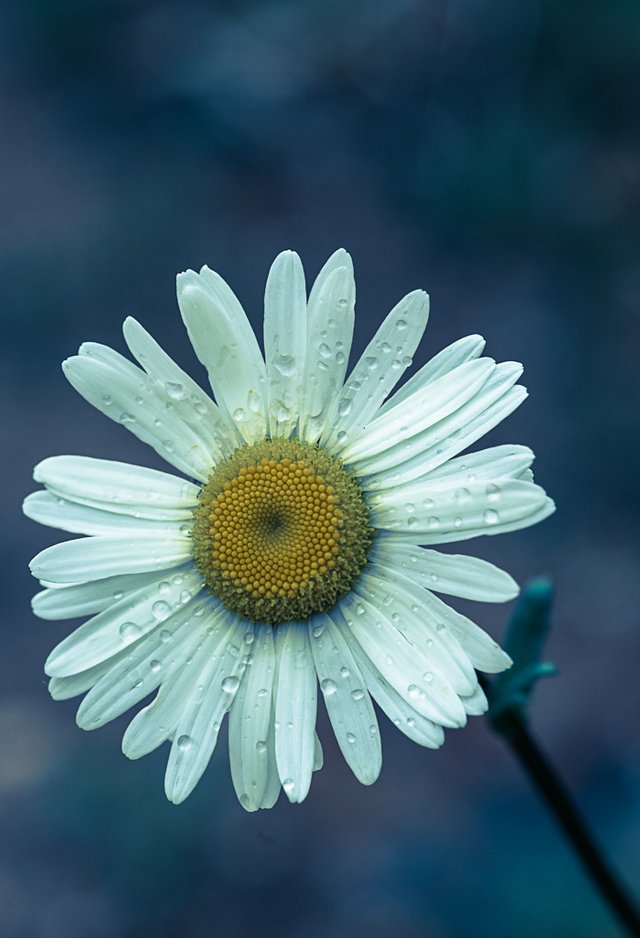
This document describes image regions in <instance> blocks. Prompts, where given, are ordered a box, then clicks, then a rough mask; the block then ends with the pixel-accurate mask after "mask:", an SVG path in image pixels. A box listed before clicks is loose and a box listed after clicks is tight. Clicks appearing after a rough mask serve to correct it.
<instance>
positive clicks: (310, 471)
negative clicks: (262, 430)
mask: <svg viewBox="0 0 640 938" xmlns="http://www.w3.org/2000/svg"><path fill="white" fill-rule="evenodd" d="M194 513H195V525H194V528H193V538H194V557H195V561H196V564H197V566H198V569H199V570H200V573H201V574H202V576H203V577H204V579H205V582H206V584H207V586H208V588H209V590H210V591H211V592H212V593H213V594H214V596H217V597H218V598H219V599H221V600H222V602H223V603H224V604H225V606H227V608H228V609H230V610H232V611H233V612H235V613H237V614H238V615H240V616H243V617H245V618H248V619H252V620H253V621H260V622H268V623H271V624H272V625H277V624H278V623H281V622H286V621H289V620H292V619H306V618H308V616H310V615H312V614H313V613H315V612H322V611H324V610H326V609H329V608H331V606H333V605H334V603H335V602H336V600H337V599H339V597H340V596H342V595H343V594H344V593H346V592H347V591H348V590H349V589H351V587H352V586H353V584H354V582H355V581H356V579H357V578H358V576H359V575H360V572H361V571H362V569H363V567H364V566H365V564H366V562H367V550H368V548H369V546H370V544H371V541H372V538H373V529H372V527H371V525H370V523H369V511H368V508H367V506H366V504H365V502H364V499H363V495H362V490H361V488H360V486H359V485H358V484H357V482H356V481H355V479H354V478H353V477H352V476H350V475H349V474H348V473H347V471H346V470H345V469H344V467H343V465H342V464H341V462H340V461H339V460H336V459H333V458H332V457H331V456H329V454H328V453H327V452H326V451H325V450H322V449H319V448H318V447H317V446H310V445H308V444H305V443H300V442H297V441H295V440H264V441H262V442H260V443H254V444H251V445H247V446H242V447H241V448H240V449H238V450H236V452H235V453H234V454H233V456H232V457H231V458H230V459H227V460H226V461H225V462H223V463H221V464H220V465H219V466H218V467H216V469H215V470H214V471H213V472H212V474H211V477H210V478H209V481H208V483H207V485H206V486H205V488H204V489H203V491H202V495H201V497H200V501H199V504H198V507H197V508H196V509H195V512H194Z"/></svg>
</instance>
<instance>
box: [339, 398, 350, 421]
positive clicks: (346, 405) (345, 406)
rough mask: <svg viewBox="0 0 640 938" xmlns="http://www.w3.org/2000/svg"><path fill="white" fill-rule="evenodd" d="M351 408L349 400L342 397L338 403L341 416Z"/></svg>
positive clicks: (345, 414)
mask: <svg viewBox="0 0 640 938" xmlns="http://www.w3.org/2000/svg"><path fill="white" fill-rule="evenodd" d="M350 410H351V401H350V400H347V399H345V398H343V399H342V400H341V401H340V403H339V404H338V413H339V415H340V416H341V417H346V416H347V414H348V413H349V411H350Z"/></svg>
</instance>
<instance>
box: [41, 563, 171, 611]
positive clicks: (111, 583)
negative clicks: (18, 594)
mask: <svg viewBox="0 0 640 938" xmlns="http://www.w3.org/2000/svg"><path fill="white" fill-rule="evenodd" d="M185 569H186V568H185ZM176 572H177V571H176ZM157 581H158V573H157V571H156V570H154V571H153V572H152V573H134V574H131V575H129V574H125V575H124V576H110V577H106V578H105V579H104V580H96V581H95V582H94V583H78V584H74V585H72V586H55V587H52V588H48V589H45V590H43V591H42V592H41V593H36V595H35V596H34V597H33V599H32V600H31V608H32V609H33V611H34V613H35V614H36V615H37V616H40V618H41V619H75V618H76V617H78V616H92V615H95V613H96V612H102V610H103V609H108V608H109V606H113V604H114V603H117V602H119V601H120V600H121V599H123V598H124V596H125V595H126V594H128V593H132V592H134V591H135V590H139V589H142V587H143V586H147V585H148V584H149V583H157Z"/></svg>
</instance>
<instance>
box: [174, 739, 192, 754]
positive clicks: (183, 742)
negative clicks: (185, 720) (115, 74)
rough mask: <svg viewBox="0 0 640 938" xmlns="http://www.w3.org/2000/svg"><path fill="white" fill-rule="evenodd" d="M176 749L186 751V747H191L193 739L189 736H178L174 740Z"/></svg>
mask: <svg viewBox="0 0 640 938" xmlns="http://www.w3.org/2000/svg"><path fill="white" fill-rule="evenodd" d="M176 742H177V746H178V749H181V750H182V751H183V752H186V751H187V750H188V749H191V746H192V744H193V740H192V739H191V737H190V736H186V735H185V736H178V739H177V740H176Z"/></svg>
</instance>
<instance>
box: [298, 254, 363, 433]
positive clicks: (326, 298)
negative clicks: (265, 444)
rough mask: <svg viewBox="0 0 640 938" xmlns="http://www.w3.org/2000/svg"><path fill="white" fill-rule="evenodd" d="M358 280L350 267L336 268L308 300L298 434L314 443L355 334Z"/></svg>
mask: <svg viewBox="0 0 640 938" xmlns="http://www.w3.org/2000/svg"><path fill="white" fill-rule="evenodd" d="M355 297H356V290H355V283H354V280H353V273H352V271H351V270H350V269H349V268H347V267H339V268H338V269H337V270H334V271H333V272H332V273H331V274H330V275H329V276H328V277H327V278H326V279H325V280H324V283H323V284H322V287H321V288H320V289H319V291H318V294H317V300H316V301H315V302H314V303H313V304H311V303H310V304H309V340H308V345H307V359H306V367H305V374H304V394H303V405H302V413H301V425H300V430H299V436H300V438H301V439H302V440H304V441H305V442H307V443H315V442H317V440H318V439H319V437H320V434H321V433H322V431H323V430H324V427H325V423H326V421H327V415H328V412H329V409H330V407H331V405H332V404H333V402H334V400H335V399H336V396H337V394H338V393H339V391H340V390H341V388H342V384H343V381H344V376H345V374H346V371H347V364H348V359H349V350H350V348H351V340H352V338H353V326H354V307H355Z"/></svg>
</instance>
